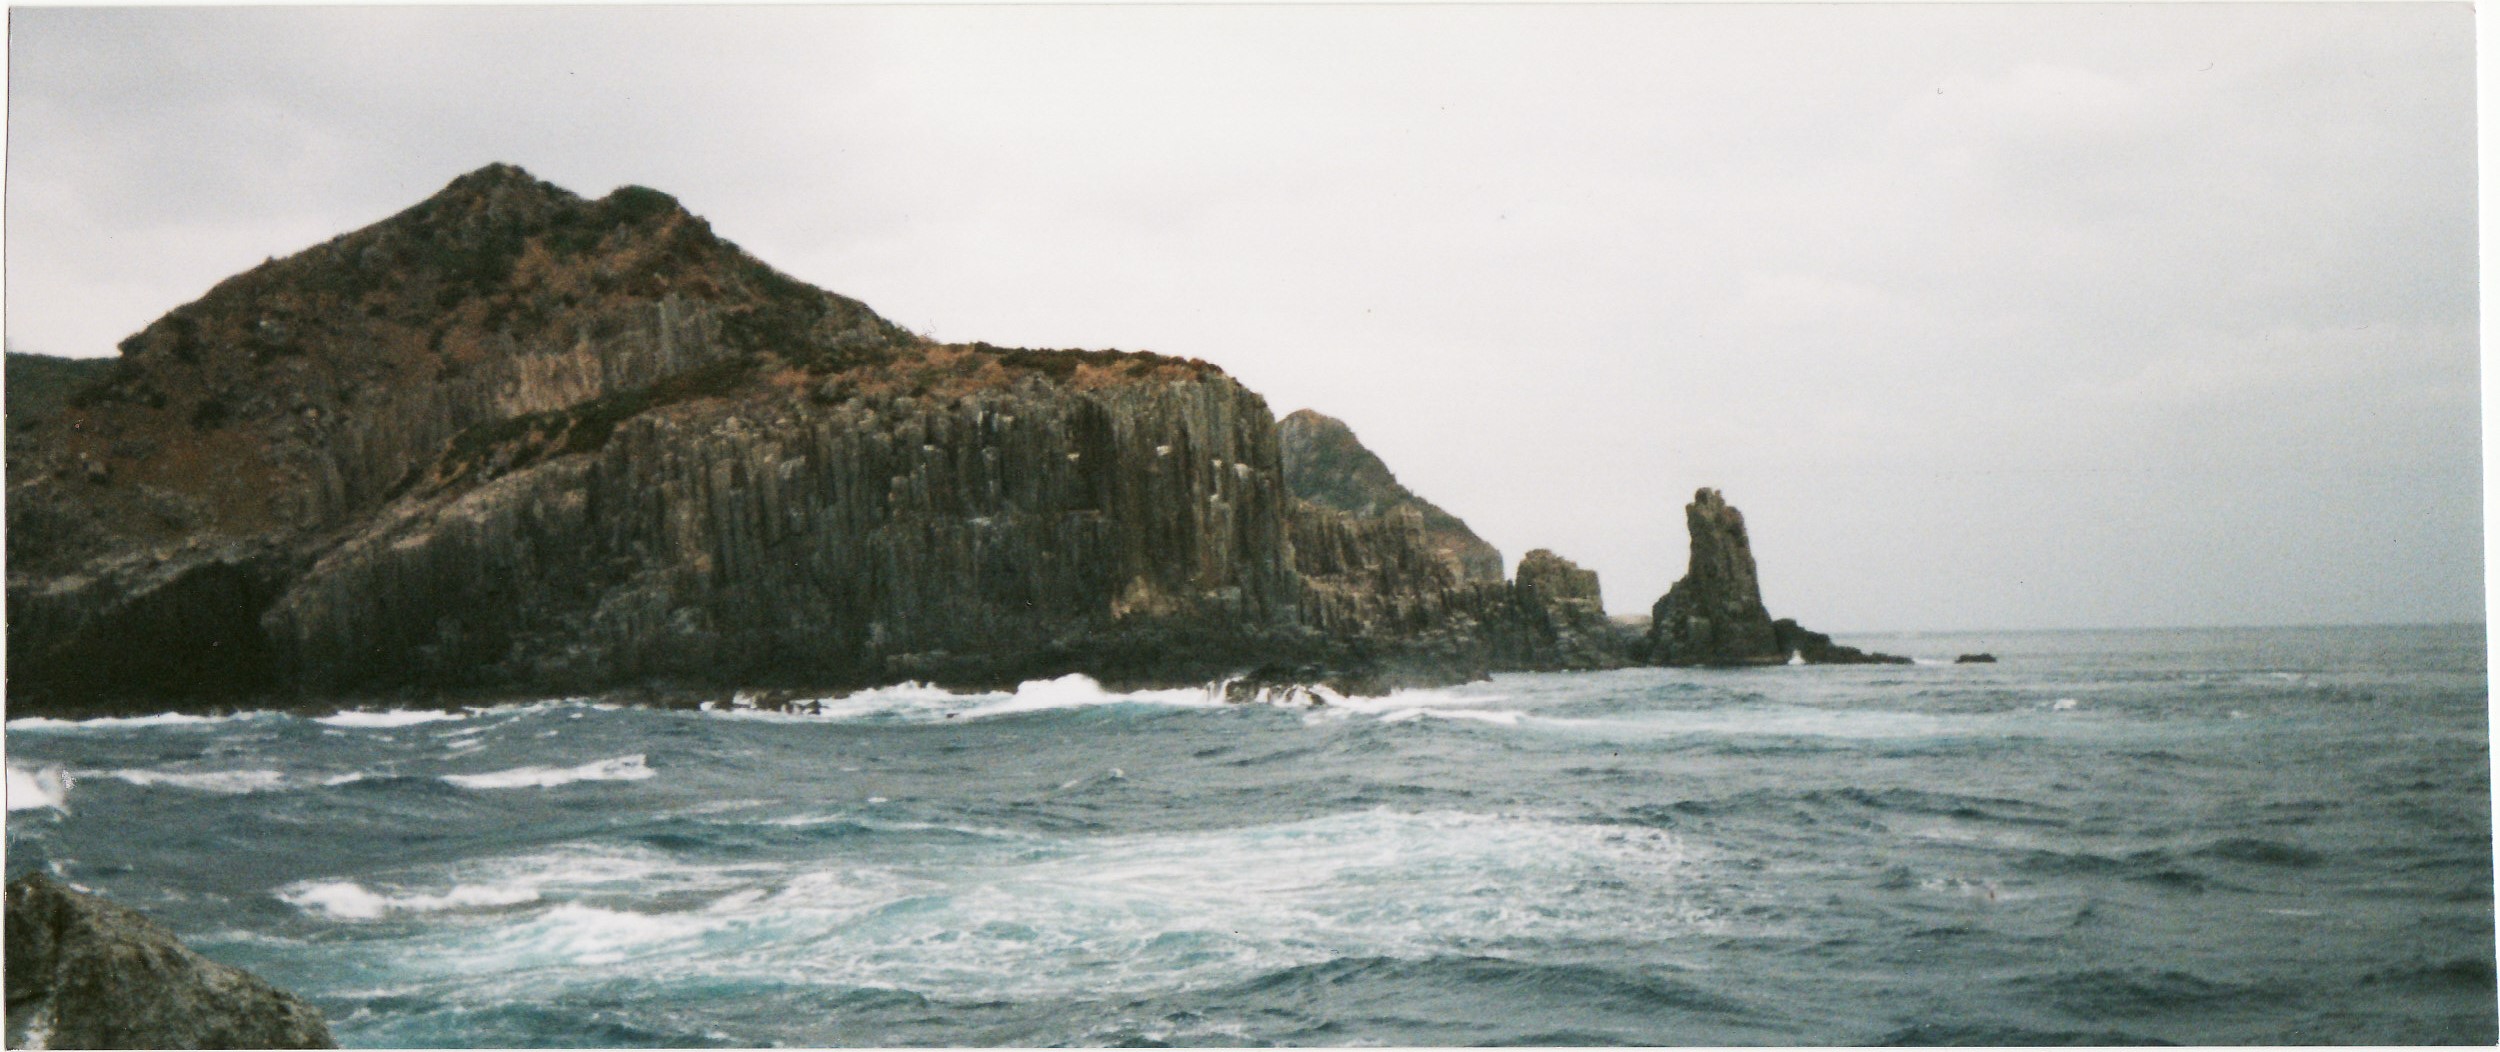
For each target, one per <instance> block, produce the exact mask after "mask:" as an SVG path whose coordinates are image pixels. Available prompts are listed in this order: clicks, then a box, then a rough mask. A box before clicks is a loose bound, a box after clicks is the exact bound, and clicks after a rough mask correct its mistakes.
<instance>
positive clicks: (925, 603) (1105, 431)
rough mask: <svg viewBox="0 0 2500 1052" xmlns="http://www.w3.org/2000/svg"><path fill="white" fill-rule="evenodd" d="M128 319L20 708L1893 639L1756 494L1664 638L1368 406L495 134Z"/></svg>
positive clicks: (74, 449) (1204, 675) (1458, 663)
mask: <svg viewBox="0 0 2500 1052" xmlns="http://www.w3.org/2000/svg"><path fill="white" fill-rule="evenodd" d="M121 351H122V353H121V357H120V358H118V359H116V360H114V361H112V362H111V363H110V364H109V365H106V366H102V367H100V370H98V369H96V368H91V367H87V366H83V365H81V366H61V365H57V364H46V363H44V362H38V361H34V360H31V359H26V358H24V357H23V356H13V357H12V358H11V360H10V366H9V369H10V372H9V378H10V380H11V388H12V390H11V403H10V407H9V413H10V419H9V421H8V486H9V496H8V502H7V513H8V555H9V578H8V617H9V625H8V658H9V671H10V674H11V676H10V685H9V693H10V697H9V702H10V704H11V707H12V712H13V713H25V712H66V711H93V710H99V709H109V708H115V707H123V706H132V705H144V706H151V707H161V706H163V705H167V704H175V705H222V704H232V703H239V702H241V701H244V700H247V699H248V700H251V701H253V702H255V703H264V704H266V703H277V704H283V703H286V702H287V701H288V700H289V699H345V698H360V697H391V698H401V699H410V698H414V699H433V698H450V697H481V696H482V697H493V696H519V695H526V694H543V693H551V692H618V691H642V692H659V693H661V694H667V693H668V692H672V691H675V692H701V691H715V692H716V691H720V690H726V689H768V690H772V689H779V690H833V691H838V690H843V689H848V688H853V687H863V686H869V685H876V684H884V683H891V682H896V681H901V680H920V681H923V682H929V683H936V684H942V685H947V686H955V687H967V688H977V687H995V686H1001V685H1007V684H1012V683H1015V682H1018V681H1021V680H1026V679H1033V678H1041V677H1050V676H1057V675H1063V674H1067V673H1071V672H1082V673H1086V674H1088V675H1092V676H1094V677H1096V678H1098V679H1100V680H1102V681H1103V682H1105V683H1106V684H1110V685H1114V686H1145V685H1170V684H1180V683H1204V682H1210V681H1215V680H1221V679H1225V678H1230V677H1245V681H1246V682H1255V683H1269V682H1276V683H1281V682H1287V681H1292V682H1303V683H1311V682H1327V683H1333V684H1336V685H1337V686H1338V687H1339V688H1340V689H1342V690H1349V691H1377V690H1381V689H1387V688H1389V687H1394V686H1398V685H1405V684H1418V683H1443V682H1451V681H1456V680H1461V679H1466V678H1472V677H1477V676H1481V675H1483V674H1486V673H1488V672H1492V671H1498V670H1550V669H1584V668H1609V667H1618V666H1621V665H1625V664H1629V663H1636V662H1639V661H1642V660H1652V661H1657V662H1660V663H1667V664H1743V663H1750V662H1754V661H1758V660H1761V659H1763V658H1765V657H1766V656H1774V657H1780V658H1784V657H1786V656H1787V655H1788V654H1789V653H1791V652H1798V653H1802V654H1803V656H1804V658H1805V659H1806V660H1808V661H1817V660H1867V659H1872V658H1870V657H1869V656H1866V655H1857V656H1856V657H1851V656H1849V655H1855V654H1856V652H1855V651H1851V650H1849V649H1848V648H1845V647H1834V646H1832V645H1831V644H1830V643H1829V641H1828V640H1827V639H1824V638H1823V637H1820V636H1815V635H1814V634H1812V633H1806V632H1804V631H1803V630H1801V629H1796V628H1795V627H1794V625H1793V624H1788V623H1785V622H1780V623H1775V622H1772V621H1770V620H1769V619H1768V617H1767V615H1764V614H1763V613H1762V611H1761V603H1760V597H1759V590H1758V588H1756V587H1755V586H1754V584H1753V573H1754V571H1753V564H1752V556H1751V552H1750V551H1749V550H1748V549H1746V548H1745V544H1744V537H1743V528H1742V519H1741V517H1738V516H1736V515H1735V513H1734V510H1733V509H1729V508H1726V507H1725V505H1724V504H1723V503H1721V502H1718V501H1717V497H1716V495H1715V494H1710V495H1709V496H1710V502H1711V505H1710V509H1705V512H1706V513H1705V512H1693V513H1688V519H1689V520H1690V522H1691V523H1692V524H1693V526H1694V534H1693V543H1694V554H1693V567H1694V570H1693V573H1692V574H1688V576H1687V578H1686V580H1685V582H1683V583H1679V584H1678V585H1677V589H1678V591H1676V592H1673V593H1670V595H1669V596H1668V598H1667V599H1666V600H1662V601H1661V604H1660V607H1659V610H1660V612H1661V615H1662V616H1660V617H1658V618H1657V619H1656V625H1654V626H1653V628H1652V630H1651V632H1650V634H1649V636H1647V637H1646V638H1644V637H1642V636H1640V635H1638V634H1637V633H1635V632H1630V631H1627V630H1625V629H1624V628H1623V627H1622V626H1620V625H1618V624H1616V623H1614V622H1612V621H1610V620H1609V619H1608V618H1607V617H1606V616H1605V614H1604V610H1603V604H1602V602H1601V601H1600V593H1599V589H1598V583H1597V579H1596V575H1595V574H1594V573H1592V572H1589V571H1586V570H1582V569H1580V568H1579V567H1577V566H1575V565H1573V564H1572V563H1570V562H1569V561H1568V560H1566V559H1564V558H1562V557H1561V556H1558V555H1555V554H1553V553H1551V552H1547V551H1543V550H1539V551H1535V552H1531V553H1529V555H1528V556H1527V557H1526V558H1525V559H1523V560H1522V561H1521V563H1520V565H1519V567H1518V570H1517V572H1516V574H1515V576H1513V577H1511V578H1507V579H1506V578H1505V577H1504V576H1503V573H1502V557H1501V555H1500V553H1499V552H1498V551H1497V550H1495V549H1494V548H1493V546H1492V545H1490V544H1487V543H1485V542H1484V541H1483V540H1482V539H1481V538H1480V537H1478V536H1476V535H1475V533H1474V532H1473V531H1471V530H1469V529H1468V528H1467V526H1466V524H1465V523H1464V522H1462V521H1460V520H1459V519H1458V518H1457V517H1456V516H1454V515H1451V514H1449V513H1448V512H1446V511H1444V510H1442V509H1441V508H1439V507H1437V506H1435V505H1433V504H1432V503H1431V502H1429V501H1426V500H1424V499H1422V498H1421V497H1418V496H1416V495H1415V494H1414V493H1412V492H1411V491H1409V490H1407V489H1406V488H1405V487H1404V486H1402V485H1400V484H1399V483H1398V482H1397V480H1396V478H1395V476H1394V474H1392V473H1391V472H1390V470H1389V469H1388V467H1387V465H1385V464H1383V463H1381V461H1380V459H1379V458H1378V457H1377V456H1374V455H1373V454H1372V453H1371V452H1370V451H1369V450H1367V449H1365V448H1364V447H1363V446H1362V444H1361V443H1360V442H1359V441H1357V440H1356V439H1355V437H1354V434H1353V432H1352V431H1351V430H1350V429H1348V428H1347V427H1346V426H1345V425H1344V424H1343V423H1342V422H1339V421H1337V420H1334V419H1332V418H1329V417H1326V416H1323V415H1320V414H1318V413H1316V412H1309V411H1304V412H1299V413H1295V414H1292V415H1290V416H1287V417H1286V418H1284V420H1282V421H1278V420H1277V419H1276V417H1275V415H1274V413H1273V412H1271V411H1270V409H1269V408H1268V406H1267V404H1266V402H1265V401H1264V400H1262V399H1261V398H1260V396H1259V395H1258V394H1257V393H1255V392H1252V391H1250V390H1248V389H1247V388H1244V387H1242V386H1241V385H1240V384H1239V383H1237V382H1235V381H1234V380H1233V379H1232V378H1230V377H1229V376H1227V375H1225V374H1224V372H1223V371H1222V370H1221V369H1218V368H1217V367H1215V366H1213V365H1210V364H1207V363H1205V362H1201V361H1197V360H1194V359H1181V358H1172V357H1166V356H1163V355H1157V354H1149V353H1124V352H1116V351H1056V350H1031V349H1018V348H1006V347H996V346H992V345H989V344H986V343H971V344H950V343H940V342H937V341H932V340H928V339H924V338H922V337H919V336H916V335H914V334H912V333H910V332H907V331H905V330H903V329H901V328H900V327H898V326H895V325H893V324H892V323H890V322H888V321H886V320H885V319H883V318H881V317H879V316H877V315H876V313H874V312H873V311H871V310H870V309H868V308H867V307H866V306H865V305H863V304H861V303H859V302H857V301H855V300H851V299H848V298H845V297H842V296H839V295H835V294H833V293H829V292H825V291H823V290H820V289H816V288H813V287H811V286H808V285H805V284H803V283H800V282H798V281H796V280H793V279H791V278H789V277H787V276H784V275H782V274H780V273H779V272H777V271H775V270H773V269H772V268H771V267H769V266H766V265H765V264H763V263H762V262H760V261H758V260H756V259H754V258H753V257H750V256H748V255H747V254H746V253H744V252H743V251H741V250H739V249H738V248H737V246H735V245H733V244H730V243H729V242H727V241H725V240H723V239H721V238H720V237H718V236H717V235H715V234H714V233H713V232H712V231H711V229H710V227H709V225H708V224H706V223H705V222H704V221H703V220H702V219H701V218H699V217H696V216H694V215H692V214H691V213H689V212H687V211H686V210H685V209H684V208H682V207H681V206H680V205H679V204H678V203H677V202H676V201H675V200H674V199H672V198H670V197H669V196H667V195H666V194H662V193H660V192H658V191H654V190H648V189H643V188H638V187H627V188H624V189H620V190H617V191H616V192H614V193H611V194H609V195H607V196H606V197H602V198H599V199H597V200H590V199H585V198H582V197H579V196H577V195H574V194H571V193H569V192H566V191H564V190H562V189H559V188H557V187H555V186H552V185H549V184H547V183H544V182H541V181H539V180H537V179H535V178H533V177H531V176H530V175H529V174H528V173H526V172H523V171H522V170H520V169H518V168H514V167H510V166H507V165H496V166H490V167H488V168H484V169H481V170H479V171H476V172H473V173H470V174H468V175H465V176H462V177H461V178H459V179H457V180H455V181H453V182H452V183H451V184H450V185H449V186H448V187H446V188H444V189H443V190H442V191H441V192H440V193H438V194H436V195H435V196H433V197H431V198H429V199H427V200H426V201H424V202H422V203H420V204H418V205H417V206H415V207H413V208H411V209H409V210H407V211H405V212H403V213H401V214H399V215H396V216H393V217H391V218H389V219H386V220H383V221H382V222H380V223H377V224H375V225H373V226H371V227H367V228H365V229H362V230H358V231H355V232H352V233H349V234H344V235H341V236H339V237H337V238H333V239H331V240H330V241H328V242H326V243H324V244H321V245H318V246H315V247H313V248H311V249H308V250H306V251H304V252H301V253H297V254H295V255H293V256H290V257H287V258H285V259H277V260H272V261H270V262H268V263H265V264H263V265H262V266H260V267H256V268H254V269H252V270H250V271H247V272H245V273H243V274H239V275H236V276H235V277H233V278H230V279H228V280H226V281H224V282H222V283H220V284H219V285H217V286H216V287H215V288H213V289H211V290H210V291H209V292H208V293H207V294H206V295H204V296H203V297H201V298H200V299H199V300H197V301H194V302H192V303H189V304H186V305H184V306H182V307H178V308H176V309H175V310H173V311H172V312H170V313H168V314H167V315H166V316H165V317H163V318H161V319H159V320H158V321H156V322H155V323H153V324H151V325H149V326H148V327H147V328H146V329H144V330H142V331H141V332H139V333H138V334H137V335H135V336H132V337H131V338H130V339H129V340H127V341H124V343H123V344H122V347H121ZM21 375H25V376H32V377H35V378H36V382H35V383H34V384H32V385H30V387H31V388H32V389H31V390H29V391H27V392H25V396H26V397H25V398H23V399H21V397H20V394H21V393H20V392H19V391H18V390H16V387H17V381H18V378H19V377H20V376H21ZM1705 492H1707V491H1705ZM1699 506H1700V502H1697V507H1699ZM1712 509H1715V510H1712ZM1729 524H1732V526H1733V529H1732V532H1731V530H1730V529H1729ZM1670 614H1671V615H1673V616H1666V615H1670Z"/></svg>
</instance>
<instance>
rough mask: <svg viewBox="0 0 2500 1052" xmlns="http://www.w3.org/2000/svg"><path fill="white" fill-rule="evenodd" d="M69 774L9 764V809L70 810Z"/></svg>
mask: <svg viewBox="0 0 2500 1052" xmlns="http://www.w3.org/2000/svg"><path fill="white" fill-rule="evenodd" d="M71 781H72V779H71V777H70V774H69V772H67V771H64V770H62V769H60V768H58V767H36V768H26V767H20V766H18V765H16V764H10V765H9V810H11V811H33V810H38V809H41V808H46V807H48V808H51V809H53V810H55V811H67V810H69V806H68V804H69V786H70V782H71Z"/></svg>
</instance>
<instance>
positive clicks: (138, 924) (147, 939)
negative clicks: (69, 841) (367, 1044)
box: [6, 873, 338, 1048]
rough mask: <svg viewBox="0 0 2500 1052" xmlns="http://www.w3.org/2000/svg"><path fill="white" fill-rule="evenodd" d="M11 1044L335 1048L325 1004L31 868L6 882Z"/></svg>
mask: <svg viewBox="0 0 2500 1052" xmlns="http://www.w3.org/2000/svg"><path fill="white" fill-rule="evenodd" d="M8 900H9V905H8V958H7V962H6V963H7V967H8V1005H9V1007H8V1047H10V1048H337V1047H338V1044H337V1042H335V1041H333V1040H331V1038H330V1027H329V1024H328V1023H326V1022H324V1021H323V1020H322V1018H321V1012H320V1010H319V1009H316V1008H314V1007H312V1006H311V1005H308V1004H305V1003H304V1002H303V1001H302V1000H300V999H298V998H296V997H295V996H294V995H293V994H289V993H287V992H285V991H283V990H280V989H278V988H277V987H274V986H271V985H269V984H268V983H267V982H265V981H263V980H262V979H261V978H260V977H259V976H256V975H253V974H252V973H250V972H246V971H244V970H242V969H240V968H234V967H230V966H228V965H223V964H219V963H217V962H215V961H211V960H209V959H207V958H205V957H201V956H200V955H198V954H196V953H193V952H191V951H190V950H189V949H186V948H185V947H184V946H183V945H182V943H180V942H178V941H176V940H175V939H174V936H173V933H171V932H168V931H166V930H165V929H164V928H163V927H160V926H159V925H157V924H156V922H154V921H151V920H149V919H147V918H146V917H142V916H140V915H139V914H138V913H137V912H135V911H132V910H129V909H126V908H124V907H121V906H116V905H114V904H112V903H110V902H106V901H104V900H102V899H99V898H96V897H94V896H92V895H82V894H80V893H78V892H75V891H71V890H69V889H68V888H65V887H62V886H61V885H60V884H59V883H57V882H55V881H53V880H52V879H51V878H48V877H45V876H43V875H41V874H36V873H30V874H27V875H25V876H22V877H19V878H18V879H16V880H14V881H11V882H9V889H8Z"/></svg>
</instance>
